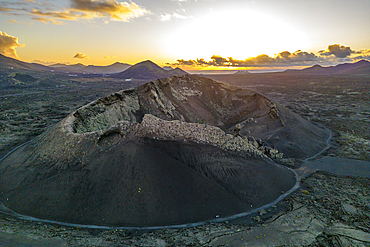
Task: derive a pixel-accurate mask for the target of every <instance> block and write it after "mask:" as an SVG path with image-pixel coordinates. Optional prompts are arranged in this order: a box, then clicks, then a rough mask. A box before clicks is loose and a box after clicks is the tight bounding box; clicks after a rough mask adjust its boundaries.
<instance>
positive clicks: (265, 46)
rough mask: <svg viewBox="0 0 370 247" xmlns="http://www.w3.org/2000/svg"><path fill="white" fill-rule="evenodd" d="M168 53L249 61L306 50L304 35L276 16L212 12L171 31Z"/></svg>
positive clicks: (238, 12)
mask: <svg viewBox="0 0 370 247" xmlns="http://www.w3.org/2000/svg"><path fill="white" fill-rule="evenodd" d="M164 43H165V48H166V50H167V52H168V53H169V54H171V55H174V56H176V57H178V58H183V59H194V58H205V59H207V58H210V57H211V56H212V55H221V56H224V57H233V58H235V59H246V58H248V57H253V56H257V55H260V54H267V55H270V56H273V55H274V54H277V53H279V52H281V51H291V52H293V51H296V50H298V49H304V48H305V47H306V46H307V43H308V40H307V38H306V37H305V35H304V34H303V33H302V32H301V31H298V30H297V29H296V28H294V27H293V26H292V25H290V24H288V23H285V22H283V21H281V20H279V19H277V18H276V17H274V16H271V15H266V14H262V13H258V12H251V11H241V10H240V11H235V10H232V11H231V10H230V11H226V10H224V11H220V12H212V13H210V14H208V15H206V16H203V17H201V18H194V19H193V20H192V22H191V23H188V24H187V25H185V26H183V27H182V28H179V29H177V30H176V31H175V32H172V33H171V34H170V35H168V36H167V37H166V39H165V42H164Z"/></svg>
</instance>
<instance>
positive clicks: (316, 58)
mask: <svg viewBox="0 0 370 247" xmlns="http://www.w3.org/2000/svg"><path fill="white" fill-rule="evenodd" d="M361 59H367V60H370V49H366V50H361V51H354V50H352V49H351V48H350V47H346V46H341V45H329V46H328V48H327V50H326V51H319V52H317V53H313V52H306V51H301V50H298V51H295V52H293V53H291V52H289V51H283V52H280V53H278V54H276V55H275V56H273V57H270V56H268V55H266V54H261V55H258V56H256V57H250V58H246V59H244V60H238V59H234V58H232V57H222V56H218V55H213V56H212V57H211V58H210V60H209V61H206V60H205V59H204V58H200V59H199V58H197V59H193V60H192V59H190V60H184V59H178V60H177V63H172V64H171V63H170V64H168V65H173V66H201V67H207V66H215V67H269V66H277V67H278V66H280V67H287V66H309V65H314V64H318V63H320V64H324V65H333V64H337V63H339V62H355V61H358V60H361Z"/></svg>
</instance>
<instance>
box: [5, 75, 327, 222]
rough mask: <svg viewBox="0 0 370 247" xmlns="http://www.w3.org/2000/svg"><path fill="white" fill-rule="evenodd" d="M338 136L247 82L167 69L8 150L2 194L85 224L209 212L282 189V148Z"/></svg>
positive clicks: (182, 218) (287, 175)
mask: <svg viewBox="0 0 370 247" xmlns="http://www.w3.org/2000/svg"><path fill="white" fill-rule="evenodd" d="M327 135H328V134H327V132H326V131H325V129H324V128H321V127H319V126H317V125H315V124H313V123H310V122H308V121H307V120H305V119H303V118H302V117H300V116H299V115H297V114H295V113H293V112H291V111H290V110H288V109H286V108H284V107H283V106H281V105H280V104H279V103H277V102H273V101H271V100H269V99H267V98H266V97H264V96H263V95H261V94H258V93H256V92H253V91H251V90H248V89H242V88H238V87H233V86H230V85H228V84H224V83H220V82H216V81H213V80H211V79H206V78H202V77H197V76H192V75H182V76H174V77H169V78H164V79H158V80H155V81H152V82H149V83H146V84H144V85H142V86H139V87H137V88H134V89H130V90H124V91H120V92H117V93H113V94H111V95H109V96H106V97H104V98H101V99H98V100H96V101H94V102H92V103H90V104H88V105H86V106H83V107H81V108H80V109H78V110H77V111H75V112H73V113H71V114H70V115H69V116H68V117H66V118H65V119H64V120H62V121H61V122H60V123H58V124H56V125H55V126H53V127H51V128H49V129H48V130H47V131H45V132H44V133H43V134H41V135H40V136H38V137H36V138H35V139H33V140H32V141H30V142H29V143H27V144H25V145H23V146H21V147H19V148H18V149H16V150H14V151H13V152H12V153H10V154H9V155H7V156H6V157H5V158H3V159H2V160H1V161H0V199H1V201H2V202H3V203H4V205H5V206H6V207H8V208H10V209H12V210H14V211H16V212H18V213H21V214H24V215H30V216H33V217H37V218H41V219H49V220H54V221H60V222H69V223H77V224H84V225H101V226H127V227H130V226H134V227H148V226H168V225H179V224H186V223H193V222H202V221H206V220H211V219H214V218H215V217H216V216H217V217H227V216H230V215H235V214H239V213H242V212H246V211H248V210H251V209H254V208H258V207H260V206H262V205H265V204H268V203H271V202H272V201H274V200H276V199H277V198H278V197H279V196H280V194H281V191H288V190H289V189H291V188H292V187H293V186H294V185H295V184H296V176H295V174H294V172H292V171H291V170H289V169H287V168H285V167H283V166H281V165H278V164H276V163H275V162H274V161H273V160H272V159H271V158H274V157H289V158H301V159H303V158H306V157H309V156H312V155H314V154H316V153H317V152H319V151H320V150H321V149H323V148H324V147H325V145H326V139H327ZM266 150H267V151H268V152H267V151H266Z"/></svg>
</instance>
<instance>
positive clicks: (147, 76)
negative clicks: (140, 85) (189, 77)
mask: <svg viewBox="0 0 370 247" xmlns="http://www.w3.org/2000/svg"><path fill="white" fill-rule="evenodd" d="M184 74H187V72H185V71H183V70H182V69H179V68H176V69H172V70H166V69H163V68H161V67H159V66H158V65H157V64H155V63H153V62H152V61H150V60H147V61H143V62H140V63H137V64H135V65H133V66H132V67H130V68H128V69H127V70H125V71H123V72H121V73H118V74H115V75H113V76H112V77H115V78H120V79H144V80H156V79H160V78H166V77H170V76H175V75H184Z"/></svg>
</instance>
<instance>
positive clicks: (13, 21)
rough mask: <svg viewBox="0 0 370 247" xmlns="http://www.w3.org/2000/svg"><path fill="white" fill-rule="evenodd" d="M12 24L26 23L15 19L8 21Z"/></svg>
mask: <svg viewBox="0 0 370 247" xmlns="http://www.w3.org/2000/svg"><path fill="white" fill-rule="evenodd" d="M8 21H9V22H10V23H24V22H23V21H17V20H15V19H11V20H8Z"/></svg>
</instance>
